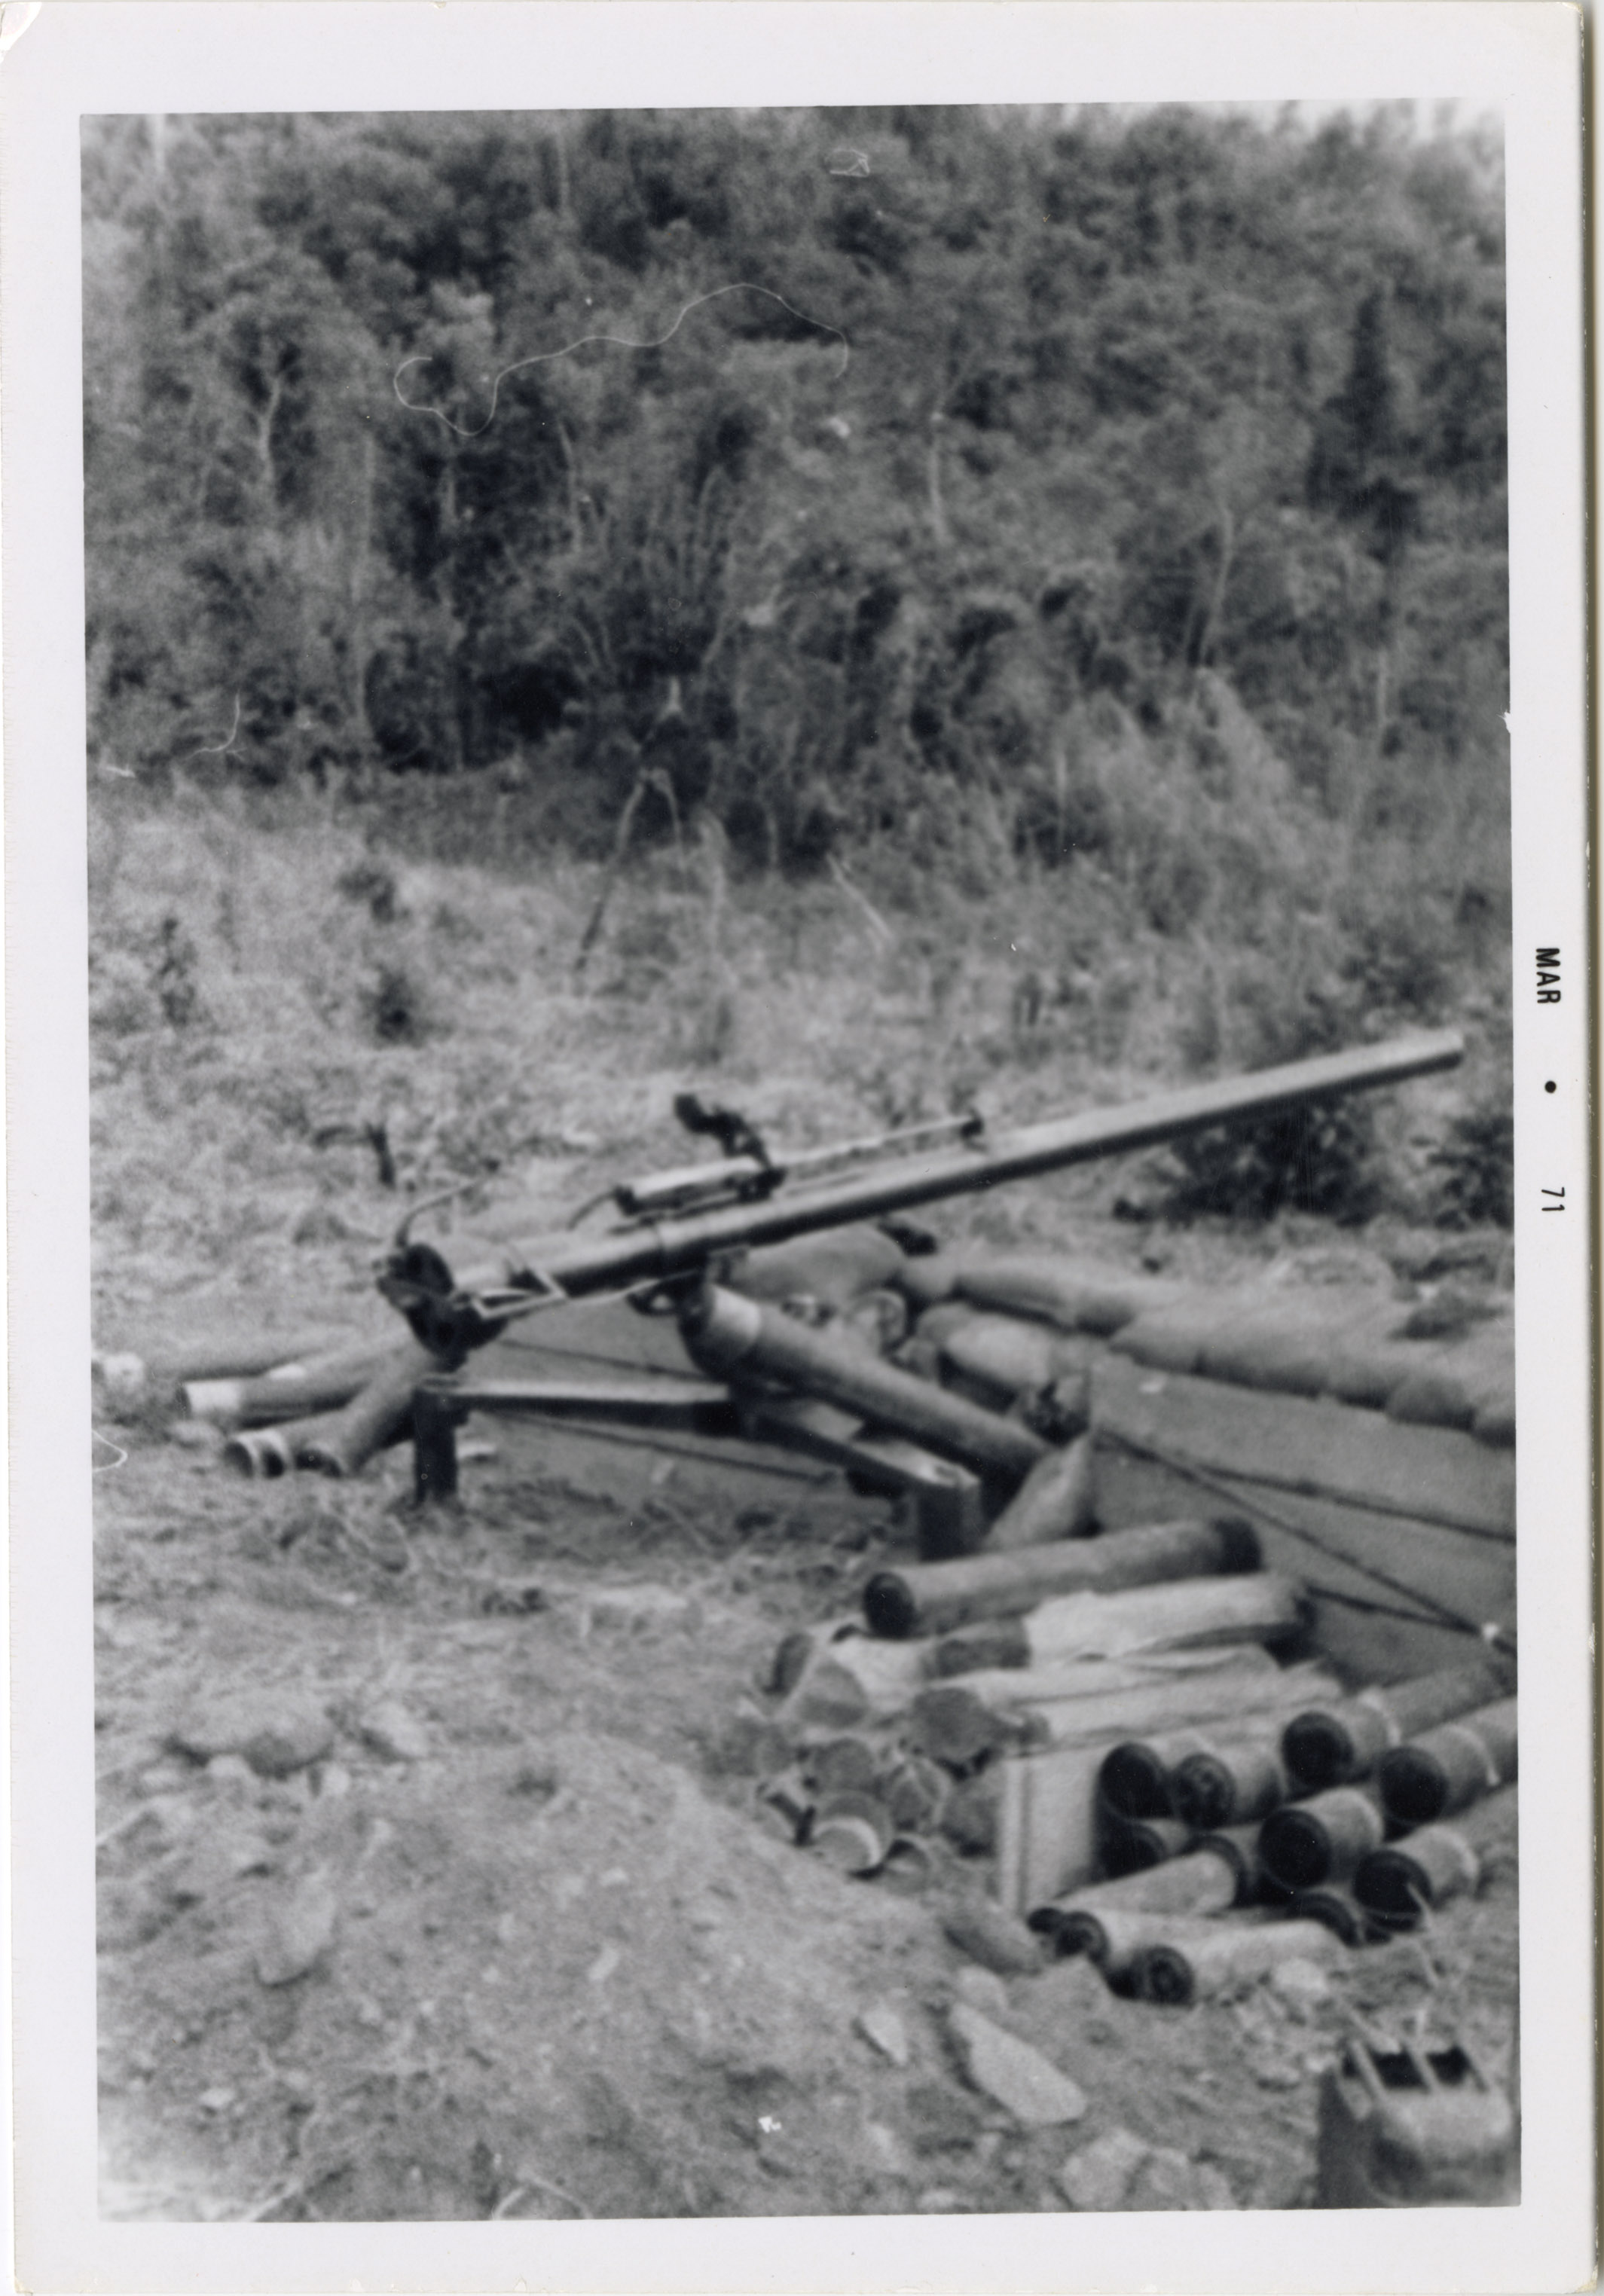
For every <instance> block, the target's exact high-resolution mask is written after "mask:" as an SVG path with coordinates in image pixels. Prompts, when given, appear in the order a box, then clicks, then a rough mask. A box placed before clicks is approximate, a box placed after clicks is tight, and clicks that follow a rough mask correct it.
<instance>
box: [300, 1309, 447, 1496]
mask: <svg viewBox="0 0 1604 2296" xmlns="http://www.w3.org/2000/svg"><path fill="white" fill-rule="evenodd" d="M439 1369H440V1364H439V1361H438V1359H437V1358H436V1357H434V1356H433V1355H432V1354H431V1353H430V1352H429V1350H428V1349H425V1348H422V1347H420V1346H419V1345H418V1344H417V1343H416V1341H407V1344H406V1345H405V1346H404V1347H401V1348H398V1349H396V1350H395V1352H394V1354H393V1356H392V1357H391V1361H390V1363H389V1364H388V1365H386V1366H385V1368H384V1369H383V1370H382V1372H380V1373H379V1374H378V1375H377V1376H376V1377H375V1378H374V1379H372V1380H370V1381H369V1382H368V1383H367V1385H366V1387H365V1388H364V1389H363V1390H361V1392H360V1394H358V1395H356V1396H353V1397H352V1398H351V1400H350V1402H349V1403H348V1404H347V1405H346V1406H345V1408H344V1409H343V1410H342V1411H335V1412H331V1413H330V1414H329V1415H327V1417H326V1418H323V1419H308V1420H303V1421H302V1422H301V1423H300V1426H299V1428H298V1429H297V1430H296V1431H295V1440H294V1451H295V1461H296V1464H297V1465H298V1466H302V1467H315V1468H316V1469H317V1472H319V1473H320V1474H325V1475H335V1476H340V1477H346V1476H350V1475H358V1474H360V1473H361V1472H362V1469H363V1468H364V1467H365V1466H366V1464H367V1462H368V1460H369V1459H371V1458H372V1457H373V1456H374V1452H375V1451H382V1450H383V1449H384V1448H385V1447H386V1446H387V1445H388V1444H391V1443H399V1441H400V1440H401V1439H402V1437H403V1436H404V1435H405V1434H406V1433H407V1426H408V1423H409V1422H410V1420H411V1416H412V1398H413V1395H414V1393H415V1390H416V1388H417V1385H418V1382H419V1381H420V1380H422V1379H424V1378H426V1377H427V1376H428V1375H429V1374H430V1373H432V1372H436V1371H438V1370H439ZM282 1432H284V1434H285V1436H286V1438H287V1437H288V1435H289V1432H290V1431H289V1430H284V1431H282Z"/></svg>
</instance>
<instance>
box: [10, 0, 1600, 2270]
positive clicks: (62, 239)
mask: <svg viewBox="0 0 1604 2296" xmlns="http://www.w3.org/2000/svg"><path fill="white" fill-rule="evenodd" d="M1582 41H1583V19H1582V16H1581V15H1580V13H1579V12H1578V11H1577V10H1576V9H1575V8H1573V7H1571V6H1569V5H1567V4H1563V0H1433V4H1416V0H1331V4H1323V0H1033V4H1020V0H806V4H803V0H448V4H447V0H70V4H69V0H45V5H44V6H43V8H42V9H41V10H40V11H39V12H38V13H37V16H36V17H35V19H34V21H32V22H31V24H29V26H28V28H27V29H26V30H25V31H24V32H23V34H22V36H21V37H20V38H19V39H17V40H16V41H15V43H14V45H12V46H11V48H10V51H9V53H8V54H7V56H6V59H5V62H4V71H3V72H0V107H3V109H4V140H3V141H0V170H3V175H4V182H3V190H4V217H5V234H4V245H3V248H0V257H3V261H4V273H3V280H4V341H3V348H0V361H3V366H0V380H3V383H4V492H5V499H4V565H3V569H0V571H3V578H4V668H5V671H6V677H5V686H4V731H5V737H6V738H5V747H6V767H7V774H6V824H5V826H6V849H7V864H8V867H7V895H8V898H7V905H6V927H7V968H6V971H7V984H8V990H9V1004H8V1015H7V1017H8V1037H7V1056H8V1079H9V1082H8V1116H9V1126H8V1142H9V1146H8V1161H9V1179H10V1191H9V1213H10V1222H9V1234H10V1279H11V1302H12V1314H11V1323H10V1330H11V1389H10V1410H11V1498H12V1510H11V1525H12V1539H11V1562H12V1571H11V1585H12V1759H13V1784H12V1816H13V1864H12V1936H13V1948H14V1954H15V1972H14V1987H15V1992H14V2000H15V2009H14V2052H15V2078H16V2091H15V2094H16V2100H17V2102H16V2127H15V2156H14V2158H15V2194H16V2219H17V2226H18V2235H17V2238H18V2248H17V2255H16V2261H15V2269H16V2274H17V2277H18V2280H19V2282H20V2284H22V2285H25V2286H28V2287H30V2288H32V2289H37V2290H41V2291H53V2290H80V2289H82V2290H88V2289H107V2290H119V2291H130V2292H131V2291H136V2290H137V2291H144V2290H151V2291H155V2292H160V2296H176V2292H179V2291H188V2290H218V2291H223V2290H230V2291H232V2290H236V2289H238V2290H265V2291H286V2292H288V2291H299V2290H314V2291H316V2290H333V2289H350V2290H372V2289H391V2288H393V2289H397V2290H435V2289H439V2290H457V2289H463V2290H480V2289H482V2290H491V2289H497V2290H499V2289H507V2290H514V2291H518V2292H524V2291H528V2290H547V2289H563V2290H576V2291H577V2290H587V2291H588V2290H621V2291H622V2290H653V2291H657V2290H662V2291H668V2290H682V2289H683V2290H691V2291H712V2290H727V2289H728V2290H736V2291H756V2290H763V2291H769V2290H775V2291H779V2290H791V2289H809V2290H814V2289H817V2290H831V2291H834V2290H842V2291H868V2290H878V2289H892V2288H895V2289H918V2290H921V2291H923V2290H930V2291H938V2290H953V2291H962V2292H978V2291H990V2290H993V2289H995V2290H999V2291H1001V2290H1020V2291H1024V2290H1037V2289H1041V2290H1069V2289H1081V2288H1084V2289H1093V2288H1096V2289H1099V2290H1101V2289H1109V2290H1126V2289H1130V2290H1136V2289H1162V2290H1172V2291H1194V2290H1196V2291H1199V2292H1202V2291H1213V2290H1220V2291H1231V2292H1238V2296H1246V2292H1256V2291H1266V2292H1272V2291H1283V2290H1293V2289H1297V2290H1308V2291H1325V2290H1347V2289H1353V2290H1358V2289H1377V2290H1379V2289H1385V2290H1388V2291H1400V2292H1402V2291H1415V2290H1420V2291H1427V2290H1433V2291H1437V2290H1441V2291H1453V2292H1456V2296H1470V2292H1476V2291H1482V2290H1486V2291H1507V2292H1518V2296H1538V2292H1542V2291H1547V2290H1551V2289H1553V2290H1559V2289H1562V2288H1568V2287H1575V2286H1578V2285H1581V2284H1591V2283H1592V2274H1593V2271H1594V2263H1593V2254H1594V2251H1593V2237H1594V2221H1595V2219H1594V2160H1595V2153H1594V2082H1593V2071H1594V2069H1593V2042H1592V2036H1593V2014H1592V2009H1593V1979H1594V1964H1593V1957H1592V1937H1593V1924H1592V1912H1593V1871H1594V1805H1593V1732H1592V1712H1593V1710H1592V1660H1591V1656H1590V1629H1591V1626H1592V1618H1593V1603H1594V1583H1593V1568H1592V1472H1591V1469H1592V1461H1591V1454H1590V1436H1591V1429H1592V1398H1593V1392H1594V1390H1593V1383H1592V1361H1591V1353H1590V1342H1591V1331H1592V1316H1591V1297H1592V1293H1591V1283H1592V1274H1591V1268H1590V1247H1591V1238H1592V1224H1591V1220H1590V1217H1589V1212H1588V1210H1587V1207H1588V1206H1589V1205H1590V1203H1591V1202H1592V1195H1591V1193H1590V1192H1591V1188H1592V1166H1591V1157H1590V1149H1591V1136H1590V1130H1589V1114H1588V1086H1589V1077H1590V1066H1589V1055H1590V1049H1591V1047H1590V1038H1589V1026H1588V1013H1589V988H1590V983H1589V982H1588V980H1587V978H1586V964H1587V958H1588V953H1589V947H1590V936H1589V908H1588V898H1589V897H1588V882H1587V850H1588V845H1587V840H1588V838H1589V836H1590V833H1591V831H1590V824H1591V818H1592V816H1591V812H1590V804H1589V794H1588V786H1587V779H1586V756H1587V749H1586V743H1587V717H1586V687H1585V676H1586V668H1585V656H1584V629H1585V621H1584V613H1585V605H1584V597H1585V579H1584V577H1585V561H1584V547H1585V544H1584V518H1583V503H1584V491H1583V490H1584V456H1583V422H1584V407H1583V338H1582V283H1583V268H1582V266H1583V235H1582V182H1581V165H1582V160H1581V152H1582V133H1581V130H1582ZM1388 99H1415V100H1418V101H1420V102H1425V103H1427V104H1430V103H1435V102H1443V101H1453V102H1458V103H1460V105H1462V106H1464V107H1465V108H1466V109H1467V111H1468V112H1469V113H1470V114H1471V115H1472V116H1474V115H1476V114H1477V113H1478V112H1481V111H1493V112H1497V113H1499V114H1500V115H1501V119H1502V121H1503V127H1504V135H1505V153H1506V164H1507V169H1508V181H1509V246H1508V280H1509V406H1510V457H1509V464H1510V504H1511V508H1510V521H1509V526H1510V556H1511V644H1512V656H1513V665H1512V673H1511V704H1510V735H1511V744H1512V752H1511V753H1512V773H1513V783H1514V789H1515V824H1514V825H1515V835H1514V946H1515V959H1516V963H1515V981H1516V1000H1515V1012H1516V1025H1515V1069H1514V1073H1515V1101H1516V1143H1517V1185H1518V1212H1517V1223H1516V1234H1517V1251H1518V1267H1519V1270H1520V1276H1519V1284H1518V1303H1517V1332H1518V1342H1517V1344H1518V1406H1519V1422H1520V1430H1521V1443H1520V1451H1519V1455H1518V1505H1519V1522H1520V1543H1519V1553H1518V1582H1519V1596H1520V1613H1521V1620H1522V1624H1523V1627H1524V1628H1525V1634H1526V1650H1527V1652H1528V1664H1527V1668H1526V1682H1525V1685H1523V1695H1522V1705H1523V1712H1522V1722H1523V1726H1524V1727H1523V1736H1524V1737H1525V1739H1526V1745H1527V1775H1526V1783H1525V1784H1524V1785H1523V1788H1522V1800H1523V1809H1522V1818H1523V1823H1522V1852H1521V1879H1522V1917H1521V1986H1522V2032H1523V2047H1524V2055H1523V2064H1524V2079H1523V2104H1524V2114H1525V2144H1524V2185H1523V2193H1524V2197H1523V2200H1522V2202H1521V2205H1520V2206H1519V2207H1518V2208H1516V2209H1510V2210H1422V2211H1409V2210H1403V2211H1367V2212H1362V2213H1360V2212H1354V2213H1352V2214H1349V2213H1342V2214H1330V2215H1323V2216H1320V2217H1319V2218H1315V2219H1313V2220H1311V2219H1310V2218H1309V2217H1307V2216H1306V2215H1304V2214H1302V2213H1286V2214H1281V2213H1273V2212H1263V2213H1258V2212H1254V2213H1243V2214H1239V2215H1209V2214H1205V2215H1192V2216H1188V2217H1186V2218H1179V2217H1172V2216H1164V2217H1147V2216H1143V2217H1131V2216H1125V2217H1122V2216H1115V2217H1082V2216H1073V2215H1072V2216H1064V2215H1045V2216H1022V2217H1011V2218H942V2219H940V2220H939V2221H935V2220H925V2219H920V2218H906V2217H899V2218H869V2219H860V2218H850V2219H831V2220H812V2219H806V2220H782V2219H778V2218H764V2219H757V2220H743V2221H740V2222H716V2223H715V2222H708V2221H665V2222H653V2223H650V2224H637V2225H629V2224H614V2225H597V2224H585V2225H567V2224H549V2223H548V2224H542V2225H541V2226H539V2231H538V2233H537V2232H535V2231H534V2230H533V2228H532V2227H531V2226H529V2225H520V2224H504V2225H495V2224H482V2225H464V2224H448V2223H425V2224H389V2223H387V2224H381V2225H366V2226H364V2225H317V2226H310V2225H308V2226H292V2225H275V2226H201V2225H195V2226H183V2225H166V2224H163V2225H153V2224H112V2223H104V2224H103V2223H102V2222H100V2220H99V2218H98V2217H97V2214H96V2200H95V1989H94V1929H93V1920H94V1909H93V1897H94V1892H93V1880H94V1876H93V1851H92V1841H93V1831H94V1829H93V1763H92V1759H91V1757H92V1746H91V1737H92V1733H91V1731H90V1728H89V1726H88V1723H89V1716H90V1712H91V1708H92V1680H91V1670H92V1669H91V1661H92V1652H91V1632H90V1628H91V1615H92V1611H91V1582H90V1551H89V1550H90V1480H89V1474H90V1457H89V1453H90V1446H89V1443H88V1440H87V1435H88V1427H87V1424H86V1419H87V1399H88V1391H89V1390H88V1381H87V1377H86V1373H87V1357H88V1351H89V1332H88V1299H89V1282H88V1274H89V1254H88V1242H89V1237H88V1202H89V1193H88V1103H87V1075H88V1058H87V1020H86V981H85V951H86V932H87V921H86V869H85V802H84V776H83V762H84V751H85V724H84V650H83V594H84V586H83V518H82V495H83V489H82V453H81V394H80V380H81V375H80V340H79V294H78V278H79V179H78V155H79V122H80V119H81V117H83V116H84V115H87V114H95V113H108V112H138V111H172V112H206V111H215V112H237V111H392V110H393V111H473V110H481V109H483V110H505V109H507V108H509V107H517V106H522V105H529V106H531V108H539V109H560V108H568V107H593V106H614V107H629V106H636V105H653V106H657V107H662V108H678V107H682V106H683V107H707V106H716V105H729V104H752V105H762V104H784V105H801V104H815V103H828V102H844V101H851V102H869V103H891V102H902V103H906V102H960V103H975V102H999V103H1003V102H1060V101H1062V102H1128V103H1135V102H1141V103H1151V102H1165V101H1174V102H1191V103H1205V102H1207V103H1222V102H1293V101H1297V102H1317V101H1318V102H1333V103H1343V102H1349V103H1353V104H1355V105H1360V104H1368V103H1372V102H1377V101H1378V100H1388ZM1539 945H1542V946H1548V947H1551V946H1555V945H1559V946H1561V947H1563V948H1564V950H1565V1001H1564V1002H1563V1003H1562V1004H1561V1005H1559V1006H1546V1007H1539V1006H1537V1005H1536V1004H1535V1002H1534V993H1533V991H1532V989H1531V988H1530V987H1529V983H1530V981H1531V979H1532V967H1531V963H1530V958H1531V953H1532V951H1533V950H1534V948H1535V947H1537V946H1539ZM1547 1078H1556V1079H1559V1080H1560V1089H1559V1091H1558V1092H1557V1093H1555V1094H1553V1095H1545V1094H1544V1092H1543V1089H1542V1086H1543V1082H1544V1081H1545V1080H1546V1079H1547ZM1543 1185H1550V1186H1561V1185H1562V1186H1564V1187H1565V1188H1566V1190H1567V1204H1569V1205H1574V1207H1575V1218H1574V1219H1571V1218H1565V1219H1545V1218H1542V1216H1541V1212H1540V1199H1539V1196H1538V1190H1539V1189H1540V1187H1542V1186H1543Z"/></svg>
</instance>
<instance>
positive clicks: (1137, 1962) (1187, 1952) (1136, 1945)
mask: <svg viewBox="0 0 1604 2296" xmlns="http://www.w3.org/2000/svg"><path fill="white" fill-rule="evenodd" d="M1065 1902H1066V1904H1067V1900H1066V1901H1065ZM1265 1920H1266V1917H1265V1916H1264V1915H1262V1914H1250V1915H1247V1917H1246V1920H1243V1919H1241V1918H1240V1917H1238V1919H1237V1920H1236V1921H1231V1922H1226V1921H1221V1920H1215V1919H1212V1918H1211V1917H1210V1916H1209V1915H1206V1914H1192V1915H1187V1914H1175V1913H1162V1912H1157V1911H1155V1912H1147V1911H1146V1910H1144V1909H1142V1908H1139V1907H1126V1908H1122V1907H1113V1906H1111V1907H1106V1908H1090V1909H1089V1908H1087V1907H1075V1908H1074V1909H1073V1911H1066V1912H1065V1914H1064V1915H1063V1917H1062V1920H1061V1922H1060V1923H1059V1926H1058V1927H1057V1929H1056V1930H1049V1931H1046V1932H1045V1934H1046V1935H1047V1936H1049V1938H1050V1939H1051V1940H1052V1944H1053V1948H1054V1951H1055V1952H1056V1953H1057V1955H1058V1956H1059V1957H1060V1958H1061V1959H1065V1960H1067V1959H1069V1958H1070V1957H1072V1956H1074V1955H1076V1954H1084V1955H1085V1956H1086V1957H1087V1959H1088V1960H1089V1961H1094V1962H1096V1964H1097V1965H1098V1968H1099V1969H1100V1970H1101V1971H1102V1972H1103V1975H1104V1976H1105V1977H1106V1979H1107V1980H1108V1982H1109V1984H1110V1985H1112V1986H1114V1987H1115V1989H1117V1990H1119V1991H1122V1992H1129V1991H1135V1992H1139V1991H1141V1989H1142V1982H1141V1980H1142V1973H1143V1971H1144V1969H1145V1968H1146V1965H1147V1958H1148V1956H1149V1955H1151V1954H1155V1953H1164V1952H1169V1953H1172V1954H1175V1955H1178V1956H1183V1957H1184V1958H1185V1959H1186V1960H1187V1961H1188V1963H1189V1961H1190V1957H1191V1956H1194V1955H1196V1956H1199V1957H1200V1958H1201V1957H1203V1956H1205V1955H1206V1954H1207V1953H1208V1951H1209V1949H1210V1948H1211V1947H1212V1944H1213V1939H1215V1938H1217V1937H1218V1938H1224V1939H1231V1938H1243V1937H1247V1938H1252V1937H1255V1936H1257V1935H1258V1934H1259V1932H1260V1931H1261V1929H1262V1928H1263V1926H1265ZM1177 1998H1189V1996H1186V1995H1180V1996H1177Z"/></svg>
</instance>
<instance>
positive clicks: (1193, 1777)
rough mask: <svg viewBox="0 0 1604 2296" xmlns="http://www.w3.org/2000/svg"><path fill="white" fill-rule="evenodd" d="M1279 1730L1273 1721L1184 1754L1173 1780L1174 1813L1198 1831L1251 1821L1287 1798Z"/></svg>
mask: <svg viewBox="0 0 1604 2296" xmlns="http://www.w3.org/2000/svg"><path fill="white" fill-rule="evenodd" d="M1281 1735H1282V1734H1281V1732H1280V1730H1279V1728H1277V1727H1276V1726H1275V1725H1274V1724H1270V1725H1268V1726H1264V1727H1263V1728H1261V1729H1258V1730H1248V1731H1242V1732H1240V1733H1237V1734H1232V1735H1231V1736H1230V1737H1226V1736H1224V1735H1223V1734H1222V1736H1221V1737H1220V1738H1218V1739H1217V1740H1216V1741H1215V1742H1214V1743H1213V1744H1209V1745H1204V1746H1197V1747H1194V1748H1193V1750H1192V1751H1191V1752H1189V1753H1188V1754H1184V1755H1182V1757H1181V1759H1180V1761H1179V1762H1178V1763H1177V1764H1176V1766H1175V1768H1174V1771H1173V1773H1172V1776H1171V1779H1170V1792H1171V1796H1172V1800H1173V1801H1174V1804H1175V1814H1176V1816H1178V1817H1180V1818H1183V1819H1184V1820H1185V1821H1186V1823H1187V1824H1188V1825H1189V1826H1190V1827H1191V1828H1192V1830H1193V1832H1194V1833H1213V1832H1214V1831H1215V1830H1216V1829H1217V1828H1218V1827H1220V1826H1222V1825H1252V1824H1253V1823H1254V1820H1255V1819H1259V1818H1264V1817H1268V1816H1269V1815H1270V1813H1271V1810H1272V1809H1277V1808H1279V1806H1280V1805H1281V1803H1282V1802H1284V1801H1285V1800H1286V1799H1287V1772H1286V1768H1285V1766H1284V1764H1283V1762H1282V1760H1281V1752H1280V1743H1279V1741H1280V1738H1281Z"/></svg>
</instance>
